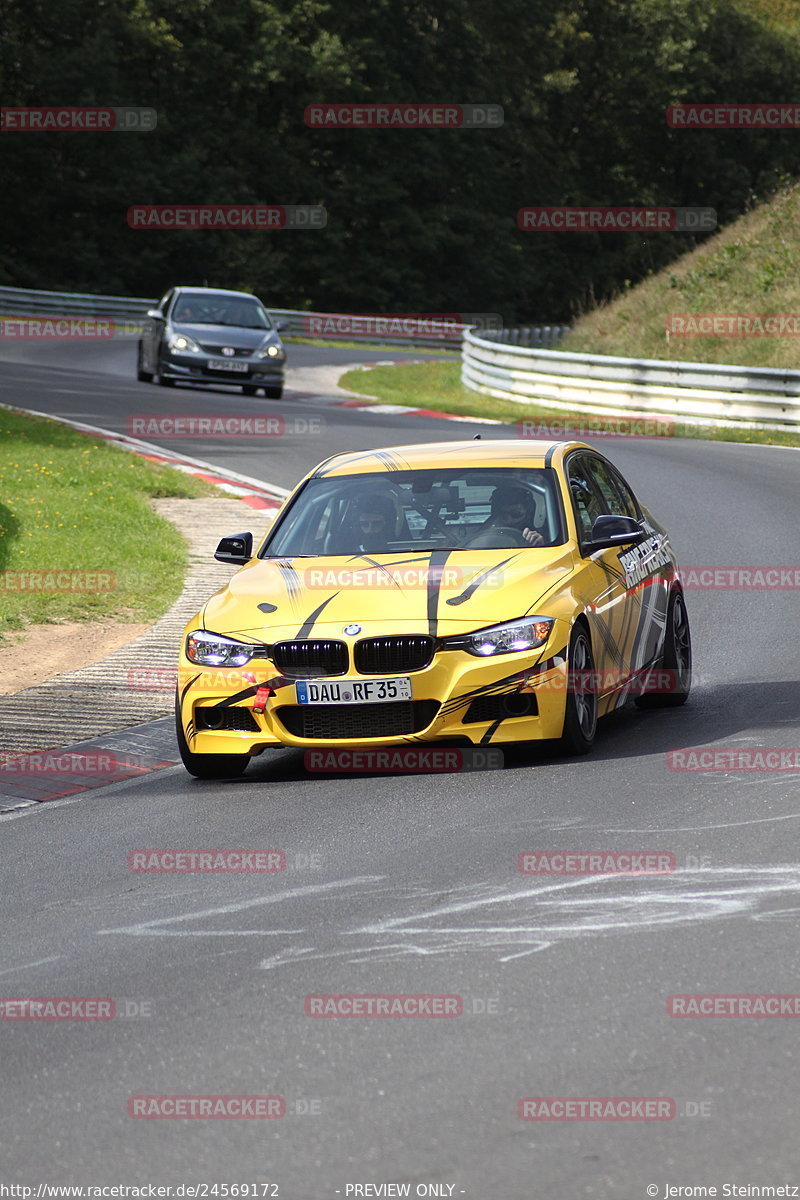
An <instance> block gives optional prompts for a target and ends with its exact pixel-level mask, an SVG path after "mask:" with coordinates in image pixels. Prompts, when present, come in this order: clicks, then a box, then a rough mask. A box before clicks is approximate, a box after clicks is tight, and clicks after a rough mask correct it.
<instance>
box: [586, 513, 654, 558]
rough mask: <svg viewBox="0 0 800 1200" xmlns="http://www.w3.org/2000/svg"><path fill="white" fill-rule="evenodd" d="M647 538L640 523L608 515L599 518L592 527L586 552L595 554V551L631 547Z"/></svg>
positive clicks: (629, 518)
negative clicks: (615, 547)
mask: <svg viewBox="0 0 800 1200" xmlns="http://www.w3.org/2000/svg"><path fill="white" fill-rule="evenodd" d="M646 536H647V535H646V534H645V532H644V530H643V529H642V527H641V525H640V524H639V522H638V521H635V520H634V518H633V517H613V516H611V515H606V516H602V517H598V518H597V520H596V521H595V523H594V525H593V526H592V532H591V535H590V537H589V539H588V541H587V544H586V551H587V553H588V554H593V553H594V551H595V550H607V549H610V548H611V547H613V546H631V545H635V544H636V543H637V542H641V541H644V538H645V537H646Z"/></svg>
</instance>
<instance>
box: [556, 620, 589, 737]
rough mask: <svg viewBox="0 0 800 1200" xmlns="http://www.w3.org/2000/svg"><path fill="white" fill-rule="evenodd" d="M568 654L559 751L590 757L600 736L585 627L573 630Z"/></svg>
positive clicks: (580, 626)
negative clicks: (597, 737)
mask: <svg viewBox="0 0 800 1200" xmlns="http://www.w3.org/2000/svg"><path fill="white" fill-rule="evenodd" d="M567 654H568V658H567V700H566V705H565V709H564V731H563V733H562V734H561V737H560V738H559V740H558V748H559V750H560V751H561V753H562V754H588V753H589V751H590V750H591V748H592V746H593V745H594V739H595V734H596V732H597V676H596V674H595V669H594V656H593V655H592V645H591V642H590V641H589V634H588V633H587V632H586V629H585V627H584V626H583V625H576V626H575V628H574V629H573V631H572V637H571V638H570V639H569V650H568V652H567Z"/></svg>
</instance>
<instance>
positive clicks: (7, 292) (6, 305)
mask: <svg viewBox="0 0 800 1200" xmlns="http://www.w3.org/2000/svg"><path fill="white" fill-rule="evenodd" d="M157 303H158V301H157V300H142V299H134V298H130V297H126V296H98V295H94V294H90V293H81V292H44V291H31V290H29V289H27V288H10V287H0V314H3V313H7V314H13V316H23V317H24V316H52V317H98V318H106V319H108V320H109V321H114V322H115V323H116V324H117V325H119V326H120V329H119V330H118V332H119V334H120V336H124V335H126V334H127V335H130V336H133V335H135V334H136V333H138V332H139V330H140V329H141V322H142V319H143V317H144V316H145V314H146V313H147V310H148V309H150V308H152V307H153V306H154V305H155V304H157ZM269 311H270V312H271V313H272V315H273V316H274V317H275V318H276V320H282V321H284V322H285V328H284V333H285V334H286V336H287V337H303V338H314V339H317V338H322V339H323V340H330V341H347V342H358V343H362V344H365V345H375V346H406V347H409V346H411V347H413V348H414V349H417V348H426V349H438V350H460V349H461V343H462V338H463V335H464V332H465V330H466V329H469V328H475V327H480V325H481V324H483V323H487V322H489V321H492V320H494V322H496V324H497V325H498V326H499V324H500V317H499V316H496V317H492V315H491V314H484V315H483V317H481V316H478V314H476V318H477V322H478V324H477V326H476V324H474V323H473V324H466V323H459V322H457V321H455V320H453V318H452V317H447V316H446V315H444V314H441V315H439V316H437V315H436V314H418V315H416V316H414V315H413V314H391V313H388V314H386V315H385V316H377V315H358V314H352V313H322V312H307V311H304V310H301V309H294V308H270V309H269ZM398 329H402V331H403V332H401V333H398V336H392V332H393V331H395V332H397V330H398ZM563 330H564V327H562V326H549V325H546V326H541V327H539V328H537V329H533V330H530V331H529V333H530V334H531V335H532V336H533V337H534V339H536V338H537V337H538V340H534V343H532V344H536V345H543V346H547V345H554V344H555V343H556V342H557V341H558V339H559V338H560V337H561V336H562V333H563ZM482 332H489V330H488V329H485V330H482Z"/></svg>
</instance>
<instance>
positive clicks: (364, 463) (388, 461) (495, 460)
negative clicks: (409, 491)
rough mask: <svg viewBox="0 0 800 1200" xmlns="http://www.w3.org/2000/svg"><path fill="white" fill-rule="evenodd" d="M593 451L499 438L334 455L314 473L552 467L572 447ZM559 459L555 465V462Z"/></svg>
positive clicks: (575, 444)
mask: <svg viewBox="0 0 800 1200" xmlns="http://www.w3.org/2000/svg"><path fill="white" fill-rule="evenodd" d="M578 446H580V447H583V448H585V449H592V447H590V446H587V445H586V443H585V442H574V441H568V442H559V441H553V440H552V439H547V440H539V441H533V440H531V441H525V440H523V439H521V438H513V439H512V438H498V439H492V440H486V441H468V442H421V443H417V444H416V445H411V446H384V447H382V448H380V449H376V450H356V451H349V452H346V453H344V454H335V455H333V457H332V458H328V459H325V461H324V462H322V463H320V465H319V466H318V467H317V468H316V470H315V471H312V472H311V475H312V477H313V476H315V475H326V476H327V475H354V474H358V475H360V474H365V473H367V472H373V471H386V472H387V473H390V472H392V471H404V470H408V469H414V468H417V469H425V468H427V469H431V470H432V469H434V468H438V469H439V470H441V469H442V468H444V467H549V466H555V465H557V463H558V462H560V460H561V458H562V457H563V454H565V453H566V452H567V450H569V449H572V448H573V447H576V448H577V447H578ZM554 459H556V461H555V462H554V461H553V460H554Z"/></svg>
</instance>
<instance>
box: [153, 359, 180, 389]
mask: <svg viewBox="0 0 800 1200" xmlns="http://www.w3.org/2000/svg"><path fill="white" fill-rule="evenodd" d="M157 366H158V374H157V376H156V382H157V383H159V384H160V385H161V387H174V386H175V380H174V379H170V378H169V376H165V375H162V373H161V359H160V358H159V359H158V361H157Z"/></svg>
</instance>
